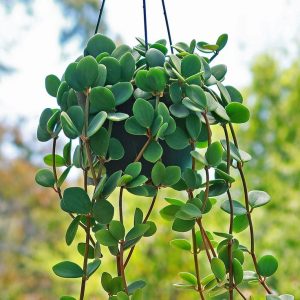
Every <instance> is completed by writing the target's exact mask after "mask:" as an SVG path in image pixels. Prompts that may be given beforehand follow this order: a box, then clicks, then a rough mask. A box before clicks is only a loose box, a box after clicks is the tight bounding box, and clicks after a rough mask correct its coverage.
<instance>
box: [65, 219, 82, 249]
mask: <svg viewBox="0 0 300 300" xmlns="http://www.w3.org/2000/svg"><path fill="white" fill-rule="evenodd" d="M80 218H81V216H77V217H76V218H74V219H73V220H72V222H71V223H70V225H69V227H68V229H67V231H66V244H67V245H68V246H70V245H71V244H72V242H73V240H74V238H75V236H76V233H77V229H78V226H79V223H80Z"/></svg>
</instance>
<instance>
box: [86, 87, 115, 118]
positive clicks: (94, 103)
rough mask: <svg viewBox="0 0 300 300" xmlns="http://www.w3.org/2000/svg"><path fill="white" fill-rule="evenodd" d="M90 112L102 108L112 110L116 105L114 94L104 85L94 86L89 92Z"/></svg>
mask: <svg viewBox="0 0 300 300" xmlns="http://www.w3.org/2000/svg"><path fill="white" fill-rule="evenodd" d="M89 99H90V103H91V112H92V113H96V112H99V111H102V110H105V111H112V110H113V109H114V108H115V106H116V101H115V96H114V94H113V92H112V91H111V90H109V89H108V88H106V87H102V86H99V87H94V88H92V89H91V92H90V94H89Z"/></svg>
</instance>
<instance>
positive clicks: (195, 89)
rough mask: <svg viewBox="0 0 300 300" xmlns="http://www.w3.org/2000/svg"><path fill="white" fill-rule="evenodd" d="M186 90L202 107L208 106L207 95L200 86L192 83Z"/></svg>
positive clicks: (190, 97)
mask: <svg viewBox="0 0 300 300" xmlns="http://www.w3.org/2000/svg"><path fill="white" fill-rule="evenodd" d="M185 90H186V95H187V97H188V98H189V99H191V100H192V101H193V102H195V103H196V104H198V105H199V106H200V107H201V108H205V107H206V106H207V101H206V95H205V93H204V91H203V89H202V88H201V87H200V86H198V85H194V84H191V85H188V86H187V87H186V89H185Z"/></svg>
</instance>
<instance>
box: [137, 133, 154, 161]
mask: <svg viewBox="0 0 300 300" xmlns="http://www.w3.org/2000/svg"><path fill="white" fill-rule="evenodd" d="M150 142H151V137H150V136H149V137H148V140H147V141H146V143H145V144H144V146H143V147H142V149H141V151H140V152H139V153H138V155H137V157H136V158H135V160H134V162H137V161H139V160H140V159H141V158H142V156H143V154H144V152H145V150H146V149H147V147H148V145H149V144H150Z"/></svg>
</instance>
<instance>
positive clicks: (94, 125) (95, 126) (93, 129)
mask: <svg viewBox="0 0 300 300" xmlns="http://www.w3.org/2000/svg"><path fill="white" fill-rule="evenodd" d="M106 117H107V113H106V112H105V111H100V112H99V113H97V115H96V116H94V118H93V119H92V121H91V123H90V124H89V127H88V130H87V136H88V137H91V136H93V135H94V134H95V133H97V132H98V131H99V130H100V128H101V127H102V125H103V124H104V122H105V120H106Z"/></svg>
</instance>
